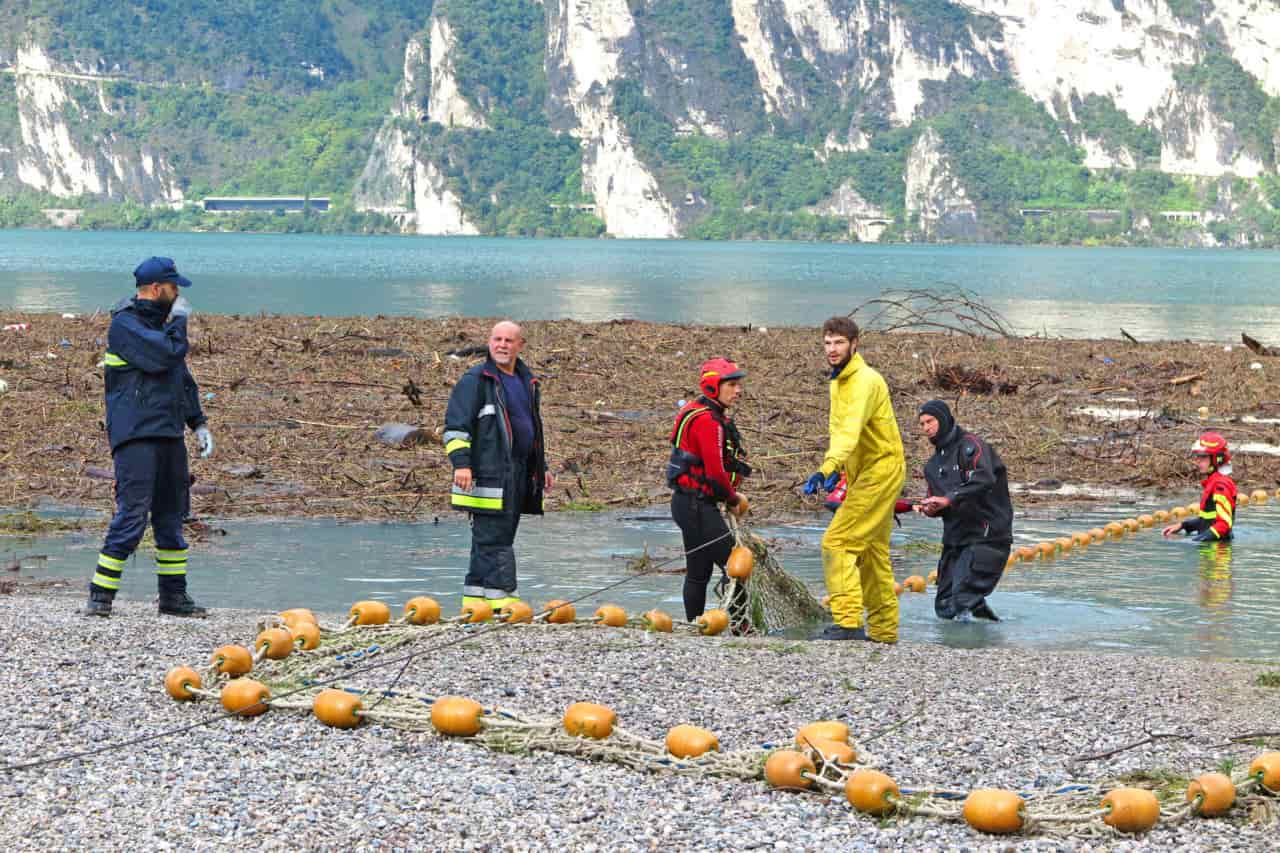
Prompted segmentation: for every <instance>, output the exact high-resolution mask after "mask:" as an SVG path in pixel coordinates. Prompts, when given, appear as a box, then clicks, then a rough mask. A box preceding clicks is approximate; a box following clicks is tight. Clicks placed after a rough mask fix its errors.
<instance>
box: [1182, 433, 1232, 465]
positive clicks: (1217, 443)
mask: <svg viewBox="0 0 1280 853" xmlns="http://www.w3.org/2000/svg"><path fill="white" fill-rule="evenodd" d="M1191 454H1192V455H1193V456H1208V457H1209V459H1210V460H1211V461H1212V462H1213V464H1214V465H1215V466H1217V465H1225V464H1227V463H1228V462H1230V461H1231V451H1229V450H1228V449H1227V440H1226V439H1225V438H1223V437H1222V436H1220V435H1218V434H1217V433H1216V432H1206V433H1205V434H1204V435H1202V436H1200V437H1199V438H1197V439H1196V443H1195V444H1193V445H1192V446H1191Z"/></svg>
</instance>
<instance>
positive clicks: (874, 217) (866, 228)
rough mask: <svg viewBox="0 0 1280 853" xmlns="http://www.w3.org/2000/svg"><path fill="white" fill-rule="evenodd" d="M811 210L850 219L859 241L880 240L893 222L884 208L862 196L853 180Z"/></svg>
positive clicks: (850, 227) (850, 226)
mask: <svg viewBox="0 0 1280 853" xmlns="http://www.w3.org/2000/svg"><path fill="white" fill-rule="evenodd" d="M809 212H810V213H816V214H818V215H819V216H834V217H836V218H839V219H846V220H848V221H849V231H850V232H851V233H852V234H853V235H854V236H855V237H856V238H857V239H858V242H859V243H875V242H878V241H879V240H880V237H881V235H883V234H884V232H885V229H886V228H888V227H889V224H890V223H891V222H892V220H891V219H890V218H889V216H888V214H887V213H885V211H884V210H882V209H881V208H879V207H877V206H876V205H874V204H872V203H871V202H869V201H867V200H866V199H865V198H863V197H862V195H861V193H859V192H858V190H857V189H856V188H855V187H854V185H853V182H852V181H845V182H844V183H843V184H841V185H840V186H839V187H838V188H837V189H836V191H835V192H834V193H832V194H831V196H830V197H828V198H826V199H823V200H822V201H820V202H818V203H817V204H815V205H814V206H813V207H810V208H809Z"/></svg>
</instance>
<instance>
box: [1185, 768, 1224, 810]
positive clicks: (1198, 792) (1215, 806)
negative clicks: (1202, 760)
mask: <svg viewBox="0 0 1280 853" xmlns="http://www.w3.org/2000/svg"><path fill="white" fill-rule="evenodd" d="M1196 800H1199V801H1200V804H1199V805H1198V806H1194V807H1193V809H1192V810H1193V811H1195V812H1197V813H1199V814H1202V815H1204V816H1205V817H1218V816H1219V815H1224V814H1226V813H1227V812H1229V811H1231V807H1232V806H1233V805H1235V803H1236V786H1235V784H1234V783H1232V781H1231V777H1230V776H1228V775H1227V774H1225V773H1205V774H1204V775H1203V776H1197V777H1196V778H1195V779H1192V780H1191V784H1190V785H1188V786H1187V802H1188V803H1193V802H1195V801H1196Z"/></svg>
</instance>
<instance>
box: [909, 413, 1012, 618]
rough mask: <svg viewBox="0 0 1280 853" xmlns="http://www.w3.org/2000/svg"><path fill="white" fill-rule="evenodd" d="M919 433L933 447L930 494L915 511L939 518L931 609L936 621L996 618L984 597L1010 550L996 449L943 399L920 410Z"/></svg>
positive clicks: (1004, 480) (927, 470)
mask: <svg viewBox="0 0 1280 853" xmlns="http://www.w3.org/2000/svg"><path fill="white" fill-rule="evenodd" d="M919 418H920V431H921V432H922V433H924V435H925V437H926V438H928V439H929V443H930V444H932V445H933V447H934V452H933V456H932V457H930V458H929V461H928V462H926V463H925V466H924V478H925V482H926V483H928V485H929V493H928V497H926V498H925V499H924V500H923V501H921V502H920V503H919V504H918V509H919V511H920V512H921V513H923V514H924V515H927V516H929V517H930V518H935V517H939V516H940V517H941V518H942V556H941V557H940V558H939V560H938V591H937V594H936V595H935V596H934V599H933V611H934V613H936V614H937V615H938V617H939V618H941V619H955V620H957V621H968V620H969V619H971V618H973V617H977V618H978V619H989V620H991V621H993V622H998V621H1000V620H999V618H998V617H997V616H996V614H995V612H994V611H992V609H991V606H990V605H989V604H987V596H988V595H990V594H991V593H992V591H993V590H995V588H996V584H998V583H999V582H1000V577H1001V576H1002V575H1003V574H1004V567H1005V564H1006V563H1007V561H1008V559H1009V549H1010V548H1012V547H1013V502H1012V501H1011V500H1010V499H1009V476H1008V472H1007V471H1006V470H1005V467H1004V462H1002V461H1001V460H1000V454H998V453H996V451H995V448H993V447H991V445H989V444H987V443H986V442H984V441H983V440H982V439H980V438H978V437H977V436H976V435H974V434H973V433H969V432H965V431H964V430H963V429H961V427H960V425H959V424H957V423H956V420H955V418H954V417H953V416H952V414H951V409H950V408H948V407H947V404H946V403H944V402H942V401H941V400H930V401H929V402H927V403H925V404H924V405H923V406H921V407H920V415H919Z"/></svg>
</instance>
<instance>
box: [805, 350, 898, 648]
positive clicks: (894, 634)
mask: <svg viewBox="0 0 1280 853" xmlns="http://www.w3.org/2000/svg"><path fill="white" fill-rule="evenodd" d="M829 428H830V432H831V444H830V446H829V447H828V449H827V455H826V457H825V458H824V459H823V462H822V474H823V476H824V477H828V476H830V475H831V474H833V473H835V472H836V471H843V472H844V474H845V477H847V478H848V483H849V490H848V493H847V494H846V496H845V499H844V503H843V504H841V505H840V508H839V509H838V510H836V514H835V517H834V518H832V519H831V524H830V525H828V526H827V532H826V534H825V535H824V536H823V537H822V573H823V576H824V578H825V579H826V583H827V592H828V593H829V594H830V595H831V616H832V618H833V619H834V621H835V623H836V624H837V625H841V626H843V627H845V628H857V627H858V626H860V625H861V624H862V608H863V604H864V599H865V605H866V609H867V636H868V637H870V638H871V639H873V640H877V641H879V642H881V643H896V642H897V641H898V597H897V596H896V595H894V593H893V567H892V565H890V563H889V534H890V533H891V532H892V531H893V504H894V501H895V500H896V499H897V497H898V494H899V492H901V491H902V484H903V482H904V481H905V480H906V477H907V462H906V458H905V457H904V456H903V453H902V436H901V435H900V434H899V432H898V420H897V418H895V417H894V415H893V404H892V403H891V402H890V400H889V386H888V385H886V384H885V381H884V378H883V377H882V376H881V375H880V374H879V373H877V372H876V371H875V370H872V369H871V368H870V367H868V366H867V363H866V362H865V361H863V360H862V356H861V355H860V354H858V353H856V352H855V353H854V354H853V357H852V358H851V359H849V363H848V364H846V365H845V367H844V369H843V370H841V371H840V374H839V375H838V376H836V377H835V378H834V379H832V380H831V418H830V427H829Z"/></svg>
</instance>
